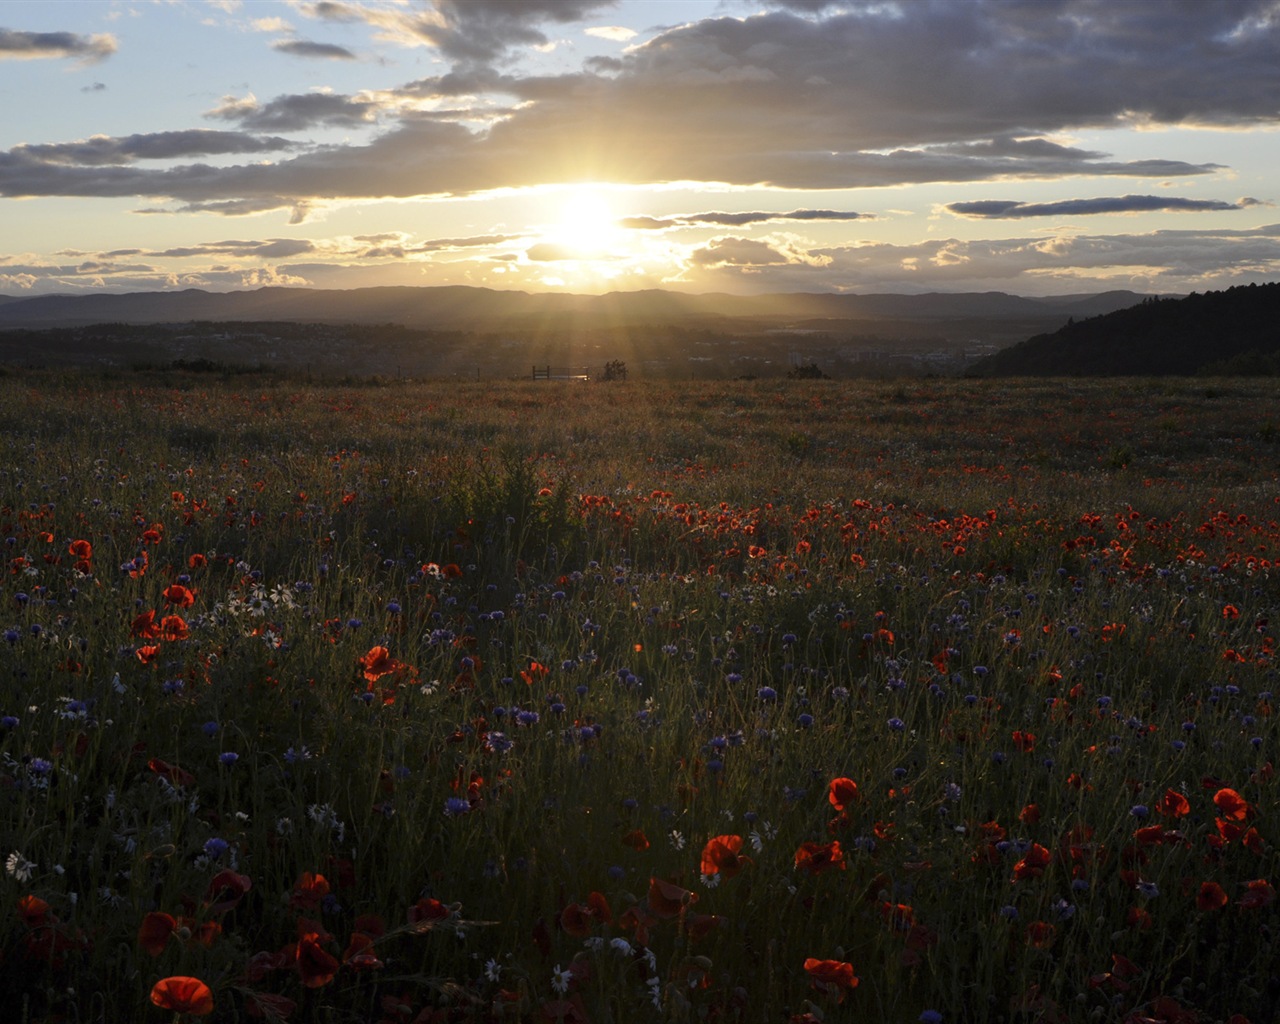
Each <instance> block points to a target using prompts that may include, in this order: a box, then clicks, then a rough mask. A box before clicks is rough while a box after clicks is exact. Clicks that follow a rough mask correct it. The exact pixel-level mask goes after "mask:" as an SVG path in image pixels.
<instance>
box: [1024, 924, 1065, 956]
mask: <svg viewBox="0 0 1280 1024" xmlns="http://www.w3.org/2000/svg"><path fill="white" fill-rule="evenodd" d="M1057 937H1058V930H1057V929H1056V928H1055V927H1054V926H1053V925H1051V924H1049V923H1048V922H1046V921H1032V922H1031V923H1030V924H1029V925H1027V945H1028V946H1030V947H1031V948H1032V949H1048V948H1049V947H1050V946H1052V945H1053V940H1054V939H1056V938H1057Z"/></svg>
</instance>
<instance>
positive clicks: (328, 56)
mask: <svg viewBox="0 0 1280 1024" xmlns="http://www.w3.org/2000/svg"><path fill="white" fill-rule="evenodd" d="M271 49H273V50H275V51H277V52H278V53H287V54H289V55H290V56H291V57H319V58H320V59H322V60H355V59H356V55H355V54H354V53H352V52H351V51H350V50H348V49H347V48H346V47H345V46H338V45H337V44H335V43H312V42H308V41H307V40H305V39H281V40H279V41H278V42H274V43H272V44H271Z"/></svg>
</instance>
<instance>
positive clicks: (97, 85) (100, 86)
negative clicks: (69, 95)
mask: <svg viewBox="0 0 1280 1024" xmlns="http://www.w3.org/2000/svg"><path fill="white" fill-rule="evenodd" d="M106 88H107V87H106V85H105V84H104V83H102V82H93V83H92V84H90V85H82V86H81V87H80V91H81V92H105V91H106Z"/></svg>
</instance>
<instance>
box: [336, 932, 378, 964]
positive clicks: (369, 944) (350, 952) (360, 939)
mask: <svg viewBox="0 0 1280 1024" xmlns="http://www.w3.org/2000/svg"><path fill="white" fill-rule="evenodd" d="M342 962H343V963H344V964H350V965H351V966H352V967H355V968H363V969H376V968H379V967H382V966H383V963H382V961H381V960H379V959H378V955H377V954H376V953H375V952H374V951H373V936H371V935H366V934H365V933H364V932H352V933H351V939H350V941H348V943H347V948H346V950H344V951H343V954H342Z"/></svg>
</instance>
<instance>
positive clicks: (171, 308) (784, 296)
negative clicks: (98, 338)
mask: <svg viewBox="0 0 1280 1024" xmlns="http://www.w3.org/2000/svg"><path fill="white" fill-rule="evenodd" d="M1143 298H1144V296H1142V295H1140V294H1138V293H1135V292H1130V291H1110V292H1103V293H1101V294H1076V295H1058V296H1052V297H1046V298H1027V297H1023V296H1018V295H1009V294H1006V293H1004V292H968V293H957V294H948V293H941V292H933V293H928V294H921V295H897V294H872V295H843V294H831V293H821V292H796V293H781V294H771V295H729V294H724V293H707V294H685V293H682V292H673V291H665V290H658V289H654V290H647V291H632V292H610V293H608V294H605V295H574V294H564V293H550V292H548V293H529V292H520V291H498V290H494V289H489V288H472V287H467V286H448V287H435V288H412V287H386V288H356V289H351V290H337V289H309V288H272V287H268V288H258V289H253V290H247V291H234V292H208V291H202V290H200V289H194V288H193V289H187V290H185V291H175V292H131V293H125V294H97V293H95V294H85V295H39V296H32V297H22V296H13V295H9V296H4V295H0V330H2V329H4V328H7V327H13V328H27V329H31V328H41V327H75V326H84V325H88V324H96V323H137V324H154V323H181V322H187V321H196V320H201V321H249V320H251V321H273V320H280V321H295V322H314V323H397V324H403V325H404V326H407V327H418V328H432V329H455V330H456V329H466V330H495V329H511V328H517V327H535V326H536V327H541V326H544V325H547V324H549V323H557V322H568V323H572V324H574V325H575V326H585V325H594V326H606V327H616V326H620V325H637V324H646V323H667V324H672V323H690V322H701V323H703V324H704V325H705V324H706V322H707V321H742V320H773V321H784V322H791V321H798V320H827V321H841V320H849V321H868V320H879V319H895V320H914V321H942V320H956V319H973V318H977V319H983V320H1032V321H1049V322H1059V321H1061V320H1065V319H1067V318H1069V317H1076V318H1080V317H1092V316H1097V315H1099V314H1102V313H1108V312H1111V311H1113V310H1116V309H1123V308H1125V307H1128V306H1132V305H1134V304H1135V303H1138V302H1141V301H1142V299H1143Z"/></svg>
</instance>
